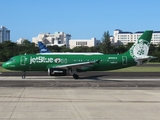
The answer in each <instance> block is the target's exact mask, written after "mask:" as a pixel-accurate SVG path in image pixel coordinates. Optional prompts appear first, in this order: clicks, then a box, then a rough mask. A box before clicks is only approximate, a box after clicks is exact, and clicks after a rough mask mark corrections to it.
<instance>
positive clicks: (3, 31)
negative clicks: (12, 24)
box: [0, 26, 10, 43]
mask: <svg viewBox="0 0 160 120" xmlns="http://www.w3.org/2000/svg"><path fill="white" fill-rule="evenodd" d="M9 40H10V30H8V29H7V28H6V27H4V26H1V28H0V43H2V42H4V41H9Z"/></svg>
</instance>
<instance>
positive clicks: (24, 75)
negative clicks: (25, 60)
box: [22, 71, 26, 79]
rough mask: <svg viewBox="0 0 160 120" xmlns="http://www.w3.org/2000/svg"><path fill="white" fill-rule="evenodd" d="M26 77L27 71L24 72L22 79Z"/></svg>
mask: <svg viewBox="0 0 160 120" xmlns="http://www.w3.org/2000/svg"><path fill="white" fill-rule="evenodd" d="M25 78H26V71H24V72H23V75H22V79H25Z"/></svg>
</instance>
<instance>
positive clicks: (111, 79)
mask: <svg viewBox="0 0 160 120" xmlns="http://www.w3.org/2000/svg"><path fill="white" fill-rule="evenodd" d="M21 74H22V73H21V72H8V73H7V72H6V73H2V74H0V87H135V88H137V87H160V73H136V72H135V73H131V72H130V73H126V72H124V73H122V72H121V73H116V72H86V73H80V79H78V80H77V79H76V80H75V79H73V77H72V76H57V77H55V76H46V74H47V73H46V72H29V73H28V76H26V79H22V78H21ZM35 75H38V76H35Z"/></svg>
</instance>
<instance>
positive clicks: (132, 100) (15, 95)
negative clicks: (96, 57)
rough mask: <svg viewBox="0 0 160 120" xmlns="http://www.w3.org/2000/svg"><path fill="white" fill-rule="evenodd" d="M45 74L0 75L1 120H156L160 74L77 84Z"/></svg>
mask: <svg viewBox="0 0 160 120" xmlns="http://www.w3.org/2000/svg"><path fill="white" fill-rule="evenodd" d="M29 74H30V75H29ZM43 74H45V76H44V75H43V76H42V73H36V74H33V73H28V76H27V77H26V79H22V78H21V73H5V74H3V73H2V74H1V75H0V120H159V118H160V114H159V113H160V75H159V73H107V72H105V73H104V72H102V73H98V72H96V73H94V72H88V73H86V74H81V77H80V79H78V80H75V79H73V78H72V76H64V77H53V76H47V75H46V73H43ZM12 75H13V76H12ZM35 75H38V76H35ZM40 75H41V76H40Z"/></svg>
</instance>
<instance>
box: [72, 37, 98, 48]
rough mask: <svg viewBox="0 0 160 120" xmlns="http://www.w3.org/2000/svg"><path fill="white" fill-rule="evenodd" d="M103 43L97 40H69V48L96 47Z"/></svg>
mask: <svg viewBox="0 0 160 120" xmlns="http://www.w3.org/2000/svg"><path fill="white" fill-rule="evenodd" d="M100 43H101V41H100V40H96V38H91V39H71V40H69V48H70V49H72V48H74V47H78V46H88V47H94V46H97V45H99V44H100Z"/></svg>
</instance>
